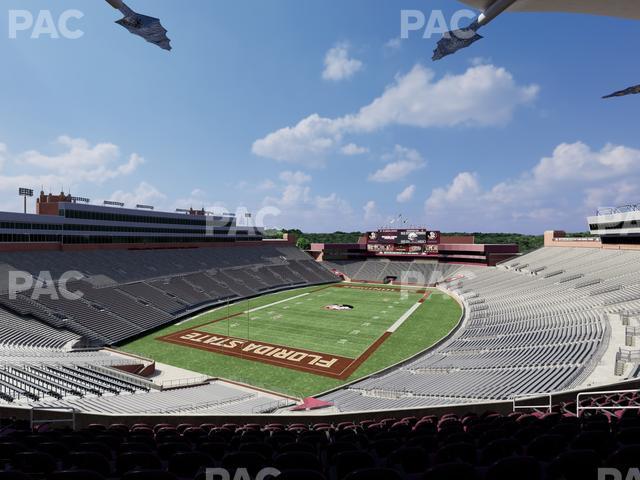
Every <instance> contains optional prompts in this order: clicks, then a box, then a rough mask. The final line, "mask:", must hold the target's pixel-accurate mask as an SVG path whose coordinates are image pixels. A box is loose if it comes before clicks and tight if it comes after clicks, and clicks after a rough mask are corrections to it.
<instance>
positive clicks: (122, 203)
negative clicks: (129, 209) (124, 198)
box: [102, 200, 124, 207]
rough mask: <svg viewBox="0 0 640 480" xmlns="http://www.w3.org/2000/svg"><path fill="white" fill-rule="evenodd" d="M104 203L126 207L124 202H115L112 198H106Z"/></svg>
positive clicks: (110, 205) (109, 205)
mask: <svg viewBox="0 0 640 480" xmlns="http://www.w3.org/2000/svg"><path fill="white" fill-rule="evenodd" d="M102 204H103V205H106V206H108V207H124V202H114V201H112V200H105V201H104V202H102Z"/></svg>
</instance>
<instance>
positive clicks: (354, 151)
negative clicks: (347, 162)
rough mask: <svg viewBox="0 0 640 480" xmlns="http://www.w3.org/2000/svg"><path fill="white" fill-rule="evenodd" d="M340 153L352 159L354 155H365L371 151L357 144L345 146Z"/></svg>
mask: <svg viewBox="0 0 640 480" xmlns="http://www.w3.org/2000/svg"><path fill="white" fill-rule="evenodd" d="M340 152H341V153H342V154H343V155H347V156H349V157H351V156H354V155H363V154H365V153H368V152H369V149H368V148H367V147H361V146H359V145H356V144H355V143H348V144H347V145H345V146H344V147H342V148H341V149H340Z"/></svg>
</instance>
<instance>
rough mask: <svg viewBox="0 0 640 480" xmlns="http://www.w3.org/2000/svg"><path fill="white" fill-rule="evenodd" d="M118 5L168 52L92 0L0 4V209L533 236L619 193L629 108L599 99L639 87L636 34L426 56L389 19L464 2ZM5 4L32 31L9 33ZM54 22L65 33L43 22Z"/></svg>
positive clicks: (626, 169) (625, 31)
mask: <svg viewBox="0 0 640 480" xmlns="http://www.w3.org/2000/svg"><path fill="white" fill-rule="evenodd" d="M128 4H129V6H130V7H131V8H133V9H134V10H136V11H138V12H140V13H144V14H148V15H152V16H156V17H159V18H161V20H162V22H163V25H164V26H165V27H166V28H167V30H168V31H169V36H170V38H171V39H172V45H173V51H171V52H166V51H163V50H161V49H159V48H157V47H155V46H153V45H151V44H148V43H146V42H144V41H143V40H142V39H140V38H138V37H135V36H133V35H130V34H129V33H128V32H127V31H125V30H124V29H123V28H122V27H120V26H119V25H117V24H115V23H114V22H115V21H116V20H118V19H119V18H120V17H121V15H120V13H119V12H118V11H116V10H114V9H112V8H111V7H110V6H109V5H108V4H107V3H106V2H105V1H103V0H55V1H46V0H4V1H3V2H2V7H0V59H1V60H0V61H1V62H2V69H1V70H0V71H1V73H2V74H1V75H0V111H1V113H2V114H1V115H0V210H4V211H20V209H21V208H22V207H21V206H22V202H21V199H20V198H18V196H17V189H18V187H30V188H33V189H34V190H36V191H39V190H40V189H41V188H43V187H44V189H45V190H46V191H49V190H52V191H56V192H57V191H60V190H61V189H64V190H65V191H69V190H70V191H71V193H72V194H74V195H77V196H82V197H88V198H90V199H91V200H92V202H93V203H99V204H101V203H102V201H103V200H105V199H109V200H116V201H122V202H125V203H126V204H127V206H135V205H136V204H139V203H144V204H151V205H154V206H155V207H156V209H162V210H169V211H173V210H174V209H176V208H189V207H194V208H202V207H204V208H206V209H207V210H210V211H219V210H224V211H230V212H235V211H241V209H243V208H246V209H248V210H250V211H252V212H254V213H255V212H263V215H262V218H264V221H265V224H266V226H267V227H285V228H300V229H302V230H304V231H308V232H330V231H337V230H342V231H353V230H367V229H372V228H378V227H382V226H389V225H392V222H393V221H394V219H395V218H396V217H398V215H402V217H403V218H404V219H406V222H407V225H414V226H424V227H427V228H431V229H438V230H443V231H467V232H473V231H480V232H518V233H537V234H539V233H542V232H543V231H545V230H549V229H564V230H567V231H583V230H586V221H585V217H586V216H587V215H591V214H593V213H594V212H595V210H596V209H597V208H599V207H604V206H614V205H622V204H627V203H637V202H638V201H639V200H640V191H639V190H640V181H639V180H640V136H638V112H639V111H640V96H635V97H633V96H632V97H626V98H618V99H612V100H602V99H601V98H600V97H601V96H602V95H605V94H608V93H610V92H612V91H615V90H620V89H622V88H626V87H628V86H631V85H635V84H638V83H640V62H639V61H638V55H637V51H638V47H639V46H640V29H639V28H638V23H637V22H635V21H631V20H624V19H615V18H605V17H592V16H587V15H568V14H530V13H527V14H524V13H514V14H506V15H503V16H502V17H500V18H498V19H497V20H496V21H495V22H493V23H492V24H490V25H489V26H487V27H486V28H485V29H483V30H482V31H481V33H482V34H483V36H484V37H485V38H484V39H483V40H482V41H480V42H478V43H476V44H474V45H473V46H472V47H470V48H468V49H466V50H463V51H461V52H459V53H458V54H456V55H455V56H451V57H447V58H445V59H444V60H441V61H439V62H432V61H431V55H432V51H433V49H434V48H435V44H436V42H437V41H438V39H439V38H440V35H439V34H438V33H434V32H431V31H428V32H426V33H425V30H424V29H423V30H421V31H412V32H409V35H408V38H405V39H403V38H401V15H402V11H403V10H419V11H420V12H422V13H423V14H424V16H425V19H432V20H434V21H437V20H439V19H445V20H446V21H447V22H448V23H449V22H450V19H451V18H453V16H454V15H455V14H456V13H457V12H459V11H460V10H461V9H465V8H466V7H465V6H464V5H463V4H461V3H459V2H457V1H455V0H432V1H427V0H422V1H417V0H412V1H408V0H346V1H345V0H189V1H188V2H185V1H178V0H129V2H128ZM17 10H22V11H27V12H29V14H30V15H31V16H32V18H33V19H34V27H33V28H30V29H26V30H18V31H16V32H14V33H15V35H12V32H11V28H10V18H11V17H12V16H13V17H14V18H15V16H16V15H17V13H16V11H17ZM70 11H71V12H76V13H77V12H79V14H80V15H78V16H81V18H72V19H71V20H70V21H69V22H68V27H69V30H70V31H72V32H80V33H81V35H73V36H76V37H78V36H79V38H73V39H72V38H65V36H64V35H61V34H60V32H62V33H64V31H63V30H59V29H58V27H59V26H60V25H59V23H60V22H59V19H60V18H64V16H65V14H68V12H70ZM20 14H21V15H24V12H22V13H20ZM47 15H49V16H50V17H49V18H51V19H53V20H54V24H53V26H51V25H50V24H49V23H48V18H47ZM21 18H24V17H21ZM438 25H439V24H438V23H437V24H436V26H438ZM38 26H39V27H38ZM435 30H436V31H437V28H436V29H435ZM56 34H57V36H58V37H59V38H52V37H55V36H56ZM425 36H426V37H430V38H424V37H425ZM13 37H15V38H13ZM34 208H35V204H34V201H33V199H32V200H31V201H30V202H29V209H30V211H33V210H34ZM397 224H398V223H397V222H396V223H395V225H397Z"/></svg>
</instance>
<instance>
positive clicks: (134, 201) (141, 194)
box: [108, 182, 167, 208]
mask: <svg viewBox="0 0 640 480" xmlns="http://www.w3.org/2000/svg"><path fill="white" fill-rule="evenodd" d="M166 198H167V196H166V195H165V194H164V193H162V192H161V191H160V190H158V189H157V188H156V187H154V186H153V185H151V184H149V183H147V182H140V183H139V184H138V186H137V187H136V188H135V189H134V190H133V191H132V192H126V191H123V190H117V191H115V192H113V193H112V194H111V196H110V197H109V198H108V200H112V201H114V202H122V203H124V204H125V205H126V206H127V207H129V208H135V206H136V205H154V206H155V204H156V202H159V201H164V200H165V199H166Z"/></svg>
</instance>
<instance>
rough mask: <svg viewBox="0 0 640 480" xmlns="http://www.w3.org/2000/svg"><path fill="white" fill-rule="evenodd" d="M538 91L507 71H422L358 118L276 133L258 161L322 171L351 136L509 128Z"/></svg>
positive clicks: (315, 118) (257, 145) (305, 122)
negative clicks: (401, 129)
mask: <svg viewBox="0 0 640 480" xmlns="http://www.w3.org/2000/svg"><path fill="white" fill-rule="evenodd" d="M538 90H539V88H538V86H537V85H518V84H517V83H516V81H515V79H514V78H513V76H512V75H511V73H509V72H508V71H507V70H505V69H504V68H499V67H495V66H493V65H477V66H473V67H470V68H468V69H467V70H466V71H465V72H464V73H462V74H460V75H445V76H444V77H442V78H440V79H436V76H435V73H434V72H433V71H432V70H430V69H428V68H425V67H423V66H422V65H416V66H415V67H413V69H412V70H411V71H410V72H408V73H407V74H405V75H398V76H397V77H396V79H395V82H394V83H393V84H392V85H390V86H389V87H387V88H386V90H385V91H384V93H383V94H382V95H381V96H379V97H378V98H376V99H375V100H374V101H373V102H371V103H370V104H368V105H366V106H364V107H362V108H361V109H360V110H359V111H358V112H357V113H354V114H350V115H345V116H343V117H339V118H324V117H321V116H320V115H318V114H317V113H314V114H312V115H309V116H308V117H307V118H304V119H302V120H301V121H300V122H298V123H297V124H296V125H295V126H293V127H285V128H282V129H280V130H276V131H275V132H272V133H270V134H268V135H267V136H265V137H264V138H261V139H258V140H256V141H255V142H254V144H253V148H252V151H253V153H254V154H256V155H258V156H262V157H265V158H271V159H273V160H277V161H281V162H291V163H303V164H306V165H308V166H318V165H322V164H323V163H324V161H325V160H326V157H327V156H328V155H330V154H332V153H335V152H338V151H339V150H340V149H341V148H342V147H343V139H344V137H345V136H346V135H349V134H354V133H372V132H375V131H378V130H380V129H383V128H386V127H389V126H393V125H402V126H411V127H419V128H433V127H453V126H461V125H462V126H469V127H490V126H499V125H504V124H506V123H508V122H509V120H510V119H511V118H512V116H513V113H514V111H515V109H516V108H517V107H519V106H522V105H527V104H529V103H531V102H532V101H533V100H534V99H535V98H536V96H537V94H538Z"/></svg>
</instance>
